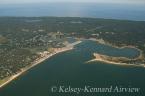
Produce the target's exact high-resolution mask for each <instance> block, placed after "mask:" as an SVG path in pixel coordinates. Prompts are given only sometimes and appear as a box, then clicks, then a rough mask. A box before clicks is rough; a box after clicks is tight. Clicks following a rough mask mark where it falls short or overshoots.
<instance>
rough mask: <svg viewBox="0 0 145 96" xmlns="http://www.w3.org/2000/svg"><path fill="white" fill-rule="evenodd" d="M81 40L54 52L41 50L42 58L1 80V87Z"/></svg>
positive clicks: (71, 47)
mask: <svg viewBox="0 0 145 96" xmlns="http://www.w3.org/2000/svg"><path fill="white" fill-rule="evenodd" d="M81 42H82V41H76V42H74V43H71V44H68V45H66V47H63V48H54V51H53V52H52V53H49V52H48V51H45V52H41V53H40V58H37V59H36V60H35V61H34V62H32V63H31V65H29V66H27V67H25V68H23V69H21V71H20V72H18V73H17V74H15V75H12V76H10V77H7V78H5V79H3V80H1V81H0V88H2V87H4V86H5V85H7V84H8V83H10V82H11V81H13V80H15V79H16V78H18V77H19V76H20V75H22V74H23V73H25V72H26V71H28V70H29V69H31V68H33V67H35V66H36V65H38V64H40V63H42V62H43V61H45V60H46V59H49V58H50V57H52V56H54V55H56V54H58V53H62V52H65V51H69V50H72V49H73V48H74V46H75V45H77V44H79V43H81Z"/></svg>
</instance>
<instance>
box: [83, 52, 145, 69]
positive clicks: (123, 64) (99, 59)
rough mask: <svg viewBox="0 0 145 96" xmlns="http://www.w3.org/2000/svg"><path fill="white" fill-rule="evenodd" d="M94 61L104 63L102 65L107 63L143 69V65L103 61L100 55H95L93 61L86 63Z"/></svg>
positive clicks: (144, 65)
mask: <svg viewBox="0 0 145 96" xmlns="http://www.w3.org/2000/svg"><path fill="white" fill-rule="evenodd" d="M95 61H100V62H104V63H108V64H113V65H120V66H134V67H145V64H140V65H137V64H127V63H120V62H119V63H118V62H113V61H109V60H106V59H103V58H102V56H101V55H100V54H97V56H96V57H95V59H92V60H90V61H87V62H86V63H90V62H95Z"/></svg>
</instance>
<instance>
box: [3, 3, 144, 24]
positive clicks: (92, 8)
mask: <svg viewBox="0 0 145 96" xmlns="http://www.w3.org/2000/svg"><path fill="white" fill-rule="evenodd" d="M0 16H27V17H29V16H35V17H37V16H57V17H93V18H106V19H126V20H137V21H145V6H144V5H137V4H136V5H135V4H133V5H131V4H130V5H129V4H105V3H46V4H43V3H39V4H37V3H34V4H11V5H8V4H7V5H6V4H5V5H4V4H3V5H2V4H0Z"/></svg>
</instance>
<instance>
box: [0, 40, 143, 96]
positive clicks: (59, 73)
mask: <svg viewBox="0 0 145 96" xmlns="http://www.w3.org/2000/svg"><path fill="white" fill-rule="evenodd" d="M86 45H87V46H86ZM96 46H98V45H96V44H95V43H94V42H90V41H87V42H83V43H81V44H79V45H78V46H76V48H75V49H74V50H71V51H67V52H64V53H60V54H57V55H55V56H53V57H51V58H49V59H48V60H46V61H44V62H43V63H41V64H39V65H37V66H36V67H34V68H32V69H31V70H29V71H28V72H26V73H24V74H23V75H21V76H20V77H19V78H17V79H16V80H14V81H12V82H11V83H9V84H8V85H7V86H5V87H3V88H2V89H0V96H145V86H144V85H145V82H144V81H145V76H144V74H145V69H144V68H140V67H131V66H130V67H126V66H117V65H111V64H106V63H101V62H92V63H90V64H86V63H85V62H86V61H88V60H91V59H92V58H93V56H92V54H93V52H98V51H99V50H98V49H95V48H96ZM98 47H101V45H100V46H98ZM104 47H106V48H107V46H102V48H104ZM89 48H91V49H89ZM80 49H82V50H80ZM88 49H89V51H88ZM108 50H110V48H109V49H108ZM116 55H117V54H116ZM132 55H133V54H132ZM134 55H135V54H134ZM60 86H64V87H66V88H68V87H69V86H70V87H72V88H84V87H85V86H90V87H92V88H106V87H110V86H113V87H115V86H118V87H125V88H129V87H130V88H140V91H139V92H137V93H135V92H133V93H129V92H120V93H117V92H111V93H101V92H80V93H76V92H58V91H59V87H60ZM52 88H57V90H56V92H55V91H52Z"/></svg>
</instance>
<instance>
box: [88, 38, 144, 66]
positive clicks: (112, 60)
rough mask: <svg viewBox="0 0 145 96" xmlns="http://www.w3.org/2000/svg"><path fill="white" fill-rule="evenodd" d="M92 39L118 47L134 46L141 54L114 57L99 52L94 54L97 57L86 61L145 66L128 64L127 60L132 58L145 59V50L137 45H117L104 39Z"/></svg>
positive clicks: (135, 59)
mask: <svg viewBox="0 0 145 96" xmlns="http://www.w3.org/2000/svg"><path fill="white" fill-rule="evenodd" d="M90 40H92V41H96V42H97V43H100V44H104V45H108V46H111V47H114V48H118V49H123V48H134V49H136V50H138V51H139V52H140V55H139V56H138V57H136V58H134V59H129V58H126V57H113V56H108V55H103V54H98V53H94V54H93V56H94V57H95V59H92V60H89V61H87V62H86V63H90V62H94V61H100V62H105V63H109V64H114V65H122V66H136V67H145V64H128V63H126V62H130V61H132V60H134V61H137V60H141V61H142V60H144V58H145V56H144V54H143V51H142V50H140V49H138V48H137V47H135V46H131V45H128V46H127V45H125V46H121V47H118V46H115V45H112V44H110V43H108V42H106V41H104V40H103V39H94V38H92V39H90Z"/></svg>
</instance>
